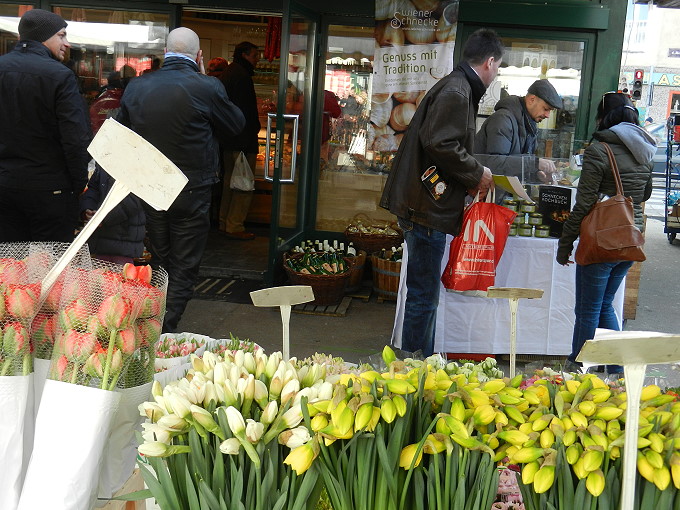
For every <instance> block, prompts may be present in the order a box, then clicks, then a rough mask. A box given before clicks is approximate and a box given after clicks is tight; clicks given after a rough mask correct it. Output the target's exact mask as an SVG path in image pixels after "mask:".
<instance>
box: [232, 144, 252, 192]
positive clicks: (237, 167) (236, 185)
mask: <svg viewBox="0 0 680 510" xmlns="http://www.w3.org/2000/svg"><path fill="white" fill-rule="evenodd" d="M229 187H230V188H231V189H235V190H238V191H253V190H254V189H255V176H254V175H253V171H252V169H251V168H250V165H249V164H248V160H247V159H246V155H245V154H243V152H239V154H238V157H237V158H236V162H235V163H234V171H233V173H232V174H231V181H229Z"/></svg>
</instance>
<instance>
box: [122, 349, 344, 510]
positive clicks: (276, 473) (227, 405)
mask: <svg viewBox="0 0 680 510" xmlns="http://www.w3.org/2000/svg"><path fill="white" fill-rule="evenodd" d="M291 361H294V360H291ZM191 363H192V368H191V369H190V370H189V372H188V374H187V375H186V377H184V378H183V379H181V380H180V381H177V382H174V383H171V384H168V385H166V386H165V387H164V388H161V386H160V384H158V383H154V388H153V396H154V401H153V402H146V403H144V404H142V405H141V406H140V412H141V414H142V415H143V416H145V417H146V418H147V420H146V422H145V423H144V424H143V429H144V430H143V433H142V437H143V440H144V442H143V444H141V445H140V447H139V453H140V454H142V455H143V456H144V458H145V460H146V462H148V464H149V466H150V467H151V470H149V469H148V468H147V467H146V466H145V465H143V464H142V474H143V476H144V479H145V481H146V484H147V486H148V487H149V490H148V491H144V492H142V493H141V494H138V495H136V496H130V497H148V496H153V497H154V498H155V499H156V500H157V501H158V503H159V505H160V507H161V508H162V509H163V510H166V509H167V510H179V509H194V508H197V509H198V508H215V509H227V508H229V509H231V508H246V509H248V510H251V509H253V510H255V509H265V508H266V509H269V508H280V509H291V510H292V509H296V510H297V509H303V508H306V507H307V505H308V504H309V502H310V501H311V502H312V503H313V502H314V500H315V497H314V496H315V495H316V496H318V491H319V490H320V487H319V485H318V484H317V478H318V473H317V470H316V469H315V468H314V467H311V462H312V460H313V457H310V456H309V455H302V454H301V453H300V450H299V449H298V447H300V446H302V445H310V446H308V448H315V446H313V445H314V444H315V443H313V442H312V439H311V435H310V432H309V430H308V428H307V427H305V426H302V425H301V422H302V420H303V415H304V414H305V413H307V412H308V406H309V405H311V403H315V402H321V401H328V400H329V399H330V397H331V391H332V385H331V384H330V383H325V382H324V376H325V371H324V368H323V366H322V365H316V364H314V365H308V366H303V367H301V368H296V367H295V365H294V364H293V363H292V362H289V361H284V360H283V359H282V356H281V353H273V354H271V355H269V356H267V355H266V354H264V352H263V351H262V349H258V350H256V351H255V352H253V353H251V352H243V351H240V350H237V351H235V352H226V353H225V354H224V355H223V356H218V355H215V354H213V353H212V352H209V351H208V352H205V353H204V354H203V357H201V358H199V357H197V356H195V355H192V360H191ZM306 402H309V403H310V404H307V403H306ZM291 448H295V449H296V450H295V451H296V452H298V453H296V455H294V456H291V455H288V457H286V454H287V453H288V452H289V451H290V449H291ZM284 458H286V461H285V462H284ZM289 465H292V466H293V468H294V469H296V470H297V471H298V472H300V473H301V474H300V475H296V474H295V472H293V470H292V469H291V467H288V466H289ZM302 472H305V474H304V475H303V474H302Z"/></svg>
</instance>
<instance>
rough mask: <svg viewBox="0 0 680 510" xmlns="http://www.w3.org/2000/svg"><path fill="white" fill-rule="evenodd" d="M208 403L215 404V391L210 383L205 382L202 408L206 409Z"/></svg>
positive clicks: (213, 385)
mask: <svg viewBox="0 0 680 510" xmlns="http://www.w3.org/2000/svg"><path fill="white" fill-rule="evenodd" d="M210 402H215V403H217V391H216V390H215V384H214V383H213V382H212V381H206V383H205V395H204V397H203V407H208V406H209V405H210Z"/></svg>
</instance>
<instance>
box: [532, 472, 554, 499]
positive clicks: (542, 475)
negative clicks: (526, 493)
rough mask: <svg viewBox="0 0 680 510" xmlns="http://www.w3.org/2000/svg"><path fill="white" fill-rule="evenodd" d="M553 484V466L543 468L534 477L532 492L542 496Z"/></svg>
mask: <svg viewBox="0 0 680 510" xmlns="http://www.w3.org/2000/svg"><path fill="white" fill-rule="evenodd" d="M554 482H555V466H543V467H541V468H540V469H539V470H538V471H537V472H536V475H534V491H535V492H536V494H543V493H544V492H547V491H548V489H550V487H552V485H553V483H554Z"/></svg>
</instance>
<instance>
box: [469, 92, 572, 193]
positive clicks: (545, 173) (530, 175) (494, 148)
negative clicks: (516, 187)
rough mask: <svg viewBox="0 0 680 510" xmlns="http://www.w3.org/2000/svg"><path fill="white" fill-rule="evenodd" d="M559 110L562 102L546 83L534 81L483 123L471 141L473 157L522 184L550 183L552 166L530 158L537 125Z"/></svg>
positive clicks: (534, 147)
mask: <svg viewBox="0 0 680 510" xmlns="http://www.w3.org/2000/svg"><path fill="white" fill-rule="evenodd" d="M559 108H562V98H561V97H560V95H559V94H558V93H557V91H556V90H555V87H553V86H552V84H551V83H550V82H549V81H548V80H536V81H535V82H534V83H532V84H531V86H530V87H529V90H528V91H527V94H526V96H524V97H519V96H507V97H504V98H503V99H501V100H500V101H498V103H496V106H495V107H494V110H495V111H494V113H493V114H492V115H491V116H490V117H489V118H488V119H486V120H485V121H484V124H482V127H481V128H480V130H479V132H478V133H477V136H476V137H475V154H477V159H479V161H480V162H482V163H483V164H485V165H487V166H489V167H491V168H493V171H494V173H495V174H498V175H514V176H516V177H519V178H520V179H522V177H524V181H525V182H536V180H537V179H538V180H540V181H541V182H548V183H549V182H552V174H553V173H554V172H555V170H556V169H555V164H554V163H553V162H552V161H551V160H549V159H546V158H538V157H536V156H534V152H536V140H537V138H538V126H537V123H538V122H541V121H542V120H543V119H547V118H548V117H549V116H550V112H551V111H553V110H555V109H559Z"/></svg>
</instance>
